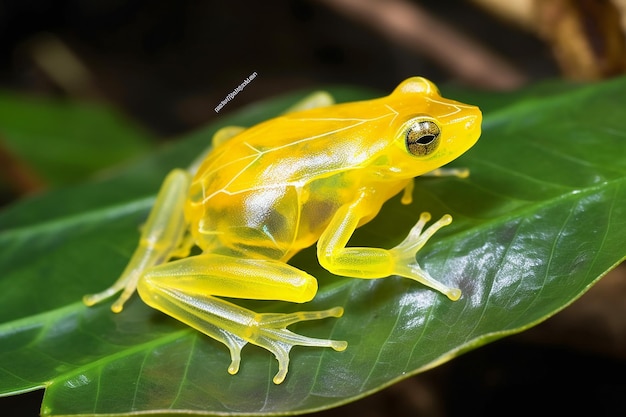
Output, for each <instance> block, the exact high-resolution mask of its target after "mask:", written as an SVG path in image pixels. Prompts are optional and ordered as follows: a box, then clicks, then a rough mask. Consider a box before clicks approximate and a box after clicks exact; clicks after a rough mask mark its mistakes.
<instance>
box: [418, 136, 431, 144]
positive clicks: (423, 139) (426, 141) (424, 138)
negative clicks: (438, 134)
mask: <svg viewBox="0 0 626 417" xmlns="http://www.w3.org/2000/svg"><path fill="white" fill-rule="evenodd" d="M433 140H435V136H434V135H424V136H422V137H421V138H419V139H418V140H416V141H415V142H416V143H419V144H421V145H428V144H429V143H430V142H432V141H433Z"/></svg>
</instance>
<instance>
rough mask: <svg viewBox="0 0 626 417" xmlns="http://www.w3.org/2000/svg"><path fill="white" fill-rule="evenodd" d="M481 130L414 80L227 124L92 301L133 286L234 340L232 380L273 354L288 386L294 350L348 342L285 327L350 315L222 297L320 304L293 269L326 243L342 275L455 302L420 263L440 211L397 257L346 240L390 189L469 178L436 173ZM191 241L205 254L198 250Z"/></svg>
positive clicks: (167, 184) (174, 185) (321, 97)
mask: <svg viewBox="0 0 626 417" xmlns="http://www.w3.org/2000/svg"><path fill="white" fill-rule="evenodd" d="M480 125H481V113H480V110H479V109H478V108H477V107H474V106H469V105H466V104H461V103H458V102H455V101H452V100H447V99H444V98H442V97H441V96H440V95H439V92H438V90H437V88H436V87H435V86H434V85H433V84H432V83H431V82H430V81H428V80H426V79H424V78H420V77H413V78H409V79H407V80H406V81H404V82H402V83H401V84H400V85H399V86H398V87H397V88H396V89H395V90H394V91H393V92H392V93H391V94H390V95H389V96H387V97H382V98H379V99H374V100H368V101H359V102H353V103H344V104H333V102H332V98H331V97H330V96H329V95H327V94H324V93H320V94H315V95H313V96H312V97H310V98H309V99H307V100H304V101H303V102H302V103H299V104H298V105H296V106H295V107H294V108H292V109H291V110H290V111H289V112H287V113H285V114H284V115H282V116H280V117H277V118H274V119H271V120H268V121H265V122H263V123H260V124H258V125H256V126H253V127H251V128H248V129H244V128H239V127H228V128H224V129H222V130H220V131H218V132H217V133H216V135H215V137H214V144H213V148H212V149H211V150H210V151H209V152H207V154H206V155H203V156H202V157H201V158H200V159H199V162H198V163H196V164H194V165H192V167H191V168H190V169H189V170H181V169H176V170H174V171H172V172H171V173H170V174H169V175H168V176H167V178H166V179H165V181H164V183H163V185H162V187H161V190H160V192H159V194H158V196H157V199H156V202H155V204H154V207H153V209H152V211H151V213H150V215H149V217H148V220H147V222H146V224H145V226H144V228H143V232H142V234H141V238H140V241H139V246H138V247H137V249H136V251H135V253H134V255H133V257H132V259H131V260H130V262H129V264H128V266H127V267H126V269H125V270H124V272H123V273H122V275H121V277H120V278H119V279H118V280H117V281H116V282H115V283H114V284H113V285H112V286H111V287H110V288H108V289H106V290H105V291H103V292H101V293H98V294H94V295H89V296H85V298H84V301H85V303H86V304H87V305H93V304H95V303H98V302H100V301H102V300H104V299H105V298H108V297H110V296H112V295H114V294H115V293H117V292H119V291H121V290H123V292H122V295H121V296H120V298H119V299H118V300H117V301H116V302H115V303H114V304H113V306H112V310H113V311H114V312H120V311H121V310H122V307H123V304H124V303H125V302H126V300H128V298H129V297H130V296H131V295H132V294H133V293H134V292H135V289H137V291H138V293H139V296H140V297H141V299H142V300H143V301H144V302H145V303H147V304H148V305H150V306H152V307H154V308H156V309H158V310H161V311H163V312H165V313H166V314H169V315H170V316H172V317H175V318H176V319H178V320H180V321H182V322H184V323H186V324H188V325H190V326H192V327H194V328H195V329H197V330H199V331H201V332H203V333H205V334H207V335H208V336H210V337H212V338H214V339H216V340H219V341H220V342H222V343H224V344H225V345H226V346H228V348H229V350H230V356H231V364H230V366H229V368H228V371H229V373H231V374H235V373H237V371H238V369H239V363H240V353H241V349H242V348H243V346H244V345H246V344H247V343H253V344H255V345H258V346H261V347H263V348H265V349H267V350H269V351H270V352H272V353H273V354H274V355H275V356H276V359H277V360H278V365H279V370H278V373H277V374H276V376H275V377H274V383H276V384H280V383H281V382H282V381H283V380H284V378H285V376H286V374H287V368H288V364H289V351H290V350H291V348H292V347H293V346H296V345H301V346H318V347H331V348H333V349H334V350H336V351H341V350H344V349H345V348H346V347H347V343H346V342H343V341H335V340H325V339H314V338H310V337H306V336H302V335H299V334H295V333H293V332H291V331H289V330H287V329H286V327H287V326H288V325H290V324H293V323H296V322H299V321H303V320H313V319H321V318H325V317H340V316H341V315H342V314H343V309H342V308H341V307H336V308H331V309H328V310H324V311H309V312H297V313H289V314H283V313H264V314H259V313H256V312H254V311H251V310H248V309H245V308H242V307H240V306H238V305H236V304H233V303H231V302H228V301H225V300H223V299H221V298H217V297H230V298H247V299H260V300H283V301H290V302H297V303H302V302H306V301H310V300H311V299H313V297H315V294H316V292H317V281H316V279H315V278H314V277H313V276H311V275H309V274H308V273H306V272H304V271H301V270H299V269H297V268H295V267H293V266H291V265H289V264H287V261H289V259H290V258H291V257H292V256H293V255H294V254H295V253H297V252H298V251H300V250H302V249H304V248H306V247H308V246H311V245H313V244H314V243H315V242H317V257H318V260H319V262H320V264H321V265H322V266H323V267H324V268H326V269H328V270H329V271H330V272H332V273H333V274H336V275H342V276H346V277H354V278H365V279H371V278H383V277H388V276H392V275H399V276H402V277H406V278H410V279H413V280H415V281H418V282H420V283H422V284H424V285H426V286H428V287H431V288H434V289H436V290H437V291H440V292H442V293H443V294H445V295H446V296H447V297H448V298H450V299H451V300H456V299H458V298H459V297H460V296H461V291H460V290H459V289H456V288H449V287H448V286H446V285H444V284H442V283H440V282H438V281H436V280H434V279H433V278H431V277H430V276H429V274H428V273H427V272H426V271H424V270H422V269H421V268H420V266H419V265H418V264H417V262H416V259H415V254H416V252H417V251H418V250H419V249H420V248H421V247H422V246H423V245H424V244H425V243H426V241H427V240H428V239H429V238H430V237H431V236H432V235H433V234H434V233H435V232H436V231H437V230H438V229H440V228H441V227H443V226H445V225H447V224H449V223H450V222H451V221H452V218H451V217H450V216H449V215H445V216H443V217H442V218H441V219H440V220H438V221H437V222H435V223H434V224H432V225H431V226H430V227H429V228H427V229H426V230H425V231H423V228H424V226H425V224H426V223H427V222H428V221H429V220H430V215H429V214H428V213H422V215H421V216H420V218H419V221H418V222H417V224H416V225H415V226H414V227H413V229H412V230H411V231H410V232H409V234H408V236H407V238H406V239H405V240H404V241H403V242H401V243H400V244H399V245H397V246H396V247H394V248H392V249H379V248H369V247H348V246H347V243H348V240H349V239H350V237H351V236H352V234H353V232H354V231H355V229H356V228H357V227H359V226H361V225H363V224H365V223H367V222H368V221H370V220H371V219H372V218H374V217H375V216H376V215H377V214H378V212H379V210H380V208H381V206H382V205H383V203H385V202H386V201H387V200H389V199H390V198H391V197H393V196H394V195H396V194H398V193H399V192H401V191H402V190H404V196H403V199H402V202H403V203H405V204H408V203H410V202H411V191H412V189H413V178H414V177H416V176H419V175H423V174H429V173H430V174H431V175H432V174H433V173H434V174H435V175H442V174H448V175H459V176H462V175H463V174H464V171H459V170H456V171H455V170H445V169H439V167H441V166H442V165H444V164H446V163H448V162H450V161H452V160H453V159H455V158H457V157H458V156H460V155H461V154H463V153H464V152H465V151H467V150H468V149H469V148H470V147H472V145H474V143H475V142H476V141H477V140H478V137H479V136H480ZM194 245H196V246H198V247H199V248H200V249H202V253H201V254H199V255H196V256H189V252H190V249H191V248H192V246H194ZM172 258H182V259H178V260H174V261H170V259H172Z"/></svg>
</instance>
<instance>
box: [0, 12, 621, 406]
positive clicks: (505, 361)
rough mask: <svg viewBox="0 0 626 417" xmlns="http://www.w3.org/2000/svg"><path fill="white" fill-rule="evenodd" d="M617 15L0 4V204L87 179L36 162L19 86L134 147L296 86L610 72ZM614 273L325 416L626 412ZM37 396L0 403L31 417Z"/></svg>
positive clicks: (518, 84) (514, 85)
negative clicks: (115, 126)
mask: <svg viewBox="0 0 626 417" xmlns="http://www.w3.org/2000/svg"><path fill="white" fill-rule="evenodd" d="M624 22H626V1H624V0H510V1H498V0H474V1H470V0H448V1H445V2H444V1H436V0H430V1H426V0H425V1H409V0H406V1H405V0H387V1H383V0H361V1H359V0H281V1H272V2H245V1H241V0H235V1H229V2H211V1H192V0H179V1H176V2H173V1H166V0H151V1H146V0H143V1H142V0H90V1H79V0H0V202H1V203H2V204H8V203H9V202H10V201H13V200H15V199H17V198H21V197H24V196H27V195H29V194H32V193H34V192H39V191H41V190H44V189H46V188H47V187H50V186H62V185H65V184H71V183H72V182H74V181H78V180H80V179H82V178H83V175H82V174H81V175H73V176H68V177H60V178H57V177H54V176H50V177H48V176H46V175H45V169H44V170H42V169H41V168H39V164H40V163H41V159H42V158H45V157H48V158H50V157H51V156H52V155H53V154H54V152H52V150H53V149H54V148H55V147H56V146H57V145H56V142H54V140H53V139H52V138H51V139H50V141H49V143H47V145H49V147H46V146H44V147H40V148H41V149H38V151H39V152H38V153H36V152H34V151H33V150H32V147H31V149H28V146H26V145H24V144H25V143H26V142H25V140H26V139H24V137H22V138H20V137H19V135H18V136H15V135H13V134H11V131H9V130H8V129H4V128H3V127H2V125H3V124H4V125H5V126H6V125H9V124H11V123H12V122H13V120H12V119H11V120H9V119H10V118H11V117H13V116H9V113H8V112H7V106H9V104H7V103H14V102H15V101H12V100H15V98H16V97H19V100H22V99H25V100H44V103H55V104H59V103H60V104H64V103H81V105H94V104H95V105H98V106H105V107H106V108H111V109H114V111H115V113H116V114H118V115H119V117H121V118H122V119H123V120H125V123H129V124H130V125H132V126H133V127H132V129H135V131H140V132H141V137H142V140H141V141H140V142H141V146H139V145H138V146H137V147H136V148H133V151H132V152H129V153H128V155H124V158H127V157H128V158H130V157H132V156H133V152H137V153H140V152H144V151H146V150H149V149H151V148H152V147H155V146H159V144H160V143H162V142H166V141H171V140H176V138H177V137H180V136H182V135H183V134H185V133H187V132H190V131H193V130H195V129H197V128H199V127H201V126H203V125H204V124H206V123H209V122H211V121H213V120H216V119H218V118H220V117H222V116H223V115H224V114H226V113H229V112H233V111H236V110H237V109H238V108H241V107H242V106H245V105H247V104H249V103H253V102H255V101H258V100H260V99H265V98H269V97H271V96H274V95H277V94H281V93H285V92H289V91H293V90H295V89H302V88H312V87H313V88H320V87H322V88H323V86H325V85H331V84H348V85H357V86H364V87H370V88H373V89H376V90H379V91H380V92H381V93H388V92H389V91H391V90H392V89H393V88H394V87H395V86H396V85H397V84H398V83H399V82H400V81H402V80H403V79H405V78H407V77H409V76H412V75H423V76H425V77H427V78H429V79H431V80H433V81H434V82H436V83H437V84H439V85H441V86H443V88H442V89H443V90H444V92H445V86H449V85H455V86H463V87H464V88H468V89H475V90H482V91H485V90H488V91H503V92H506V91H512V90H517V89H522V88H524V87H525V86H528V85H531V84H535V83H537V82H544V81H546V80H554V79H566V80H569V81H572V82H597V81H599V80H602V79H606V78H610V77H614V76H619V75H621V74H623V73H624V72H625V70H626V43H625V36H624V33H625V29H624V28H625V27H626V25H625V23H624ZM253 73H256V77H255V78H254V79H253V80H251V81H250V83H249V84H248V85H247V86H246V87H245V89H243V91H241V92H239V93H238V94H237V96H236V97H235V98H233V99H232V100H231V101H229V102H228V103H227V104H225V105H224V107H223V108H222V109H220V111H219V112H216V111H215V108H216V107H217V106H218V105H219V104H220V102H221V101H222V100H224V99H225V98H226V96H227V95H228V94H229V93H230V92H231V91H233V90H234V89H235V88H236V87H237V86H238V85H239V84H241V83H242V81H243V80H244V79H246V78H247V77H249V76H250V75H251V74H253ZM625 103H626V99H625ZM11 105H13V104H11ZM3 109H4V110H3ZM3 112H4V113H5V115H4V116H3V115H2V113H3ZM3 117H6V119H3ZM116 117H117V116H116ZM74 146H79V145H74ZM80 146H83V145H80ZM84 146H88V147H90V148H92V149H93V148H96V149H100V150H99V151H98V152H100V153H103V152H104V151H103V149H104V148H105V147H106V144H103V143H101V142H89V141H87V143H86V145H84ZM34 154H36V155H34ZM33 155H34V156H33ZM120 162H123V158H122V157H120V158H118V157H117V156H111V159H110V160H109V159H107V160H106V161H104V160H103V162H102V165H103V166H106V165H107V164H111V163H120ZM45 163H50V162H49V161H48V162H45ZM58 164H61V162H58ZM51 166H52V167H53V168H49V169H51V170H52V171H54V169H55V168H54V166H55V165H54V164H52V165H51ZM90 169H94V168H93V167H91V168H90ZM42 172H43V173H42ZM76 172H79V171H76ZM80 172H83V171H80ZM624 281H625V278H624V273H623V271H622V270H620V269H618V271H617V272H615V273H613V274H611V275H610V276H609V277H607V278H605V279H603V280H602V285H598V286H596V287H594V288H593V289H592V290H591V291H590V293H589V294H587V295H585V297H583V299H581V300H580V301H578V302H577V303H575V305H574V306H573V307H572V308H569V309H567V310H566V311H565V312H563V313H562V314H559V315H557V316H555V317H554V318H553V319H551V320H548V321H547V322H546V323H544V324H542V325H540V326H538V327H537V328H535V329H533V330H531V331H529V332H525V333H523V334H521V335H519V336H514V337H511V338H507V339H505V340H502V341H500V342H496V343H494V344H491V345H489V346H487V347H485V348H481V349H479V350H477V351H474V352H471V353H469V354H466V355H464V356H463V357H461V358H458V359H456V360H454V361H453V362H451V363H448V364H445V365H444V366H441V367H439V368H437V369H435V370H432V371H429V372H427V373H424V374H422V375H419V376H417V377H414V378H410V379H408V380H406V381H404V382H402V383H399V384H396V385H395V386H393V387H391V388H389V389H387V390H384V391H382V392H380V393H378V394H376V395H374V396H371V397H368V398H366V399H364V400H361V401H359V402H357V403H354V404H350V405H347V406H344V407H341V408H339V409H336V410H329V411H327V412H323V413H319V415H320V416H335V415H342V414H345V413H359V415H362V416H409V415H411V416H412V415H420V416H457V415H464V416H468V415H470V416H471V415H481V416H491V415H493V416H495V415H503V410H506V411H507V412H506V413H504V414H506V415H582V414H593V415H626V406H625V405H624V404H625V403H626V401H624V395H625V394H626V383H625V382H624V375H626V360H625V359H626V323H625V322H624V320H625V319H624V318H625V317H626V289H625V286H624ZM616 312H622V313H623V314H616ZM616 317H617V318H616ZM620 317H621V319H620ZM41 396H42V392H35V393H30V394H25V395H21V396H16V397H8V398H2V399H0V407H2V409H12V410H15V412H13V414H11V415H24V416H30V415H32V416H34V415H37V414H38V409H39V404H40V402H41Z"/></svg>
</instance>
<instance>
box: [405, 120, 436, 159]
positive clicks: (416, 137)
mask: <svg viewBox="0 0 626 417" xmlns="http://www.w3.org/2000/svg"><path fill="white" fill-rule="evenodd" d="M440 133H441V130H440V129H439V126H437V123H435V122H433V121H432V120H420V121H418V122H416V123H413V124H412V125H411V126H410V127H409V129H408V130H407V131H406V147H407V149H408V150H409V152H410V153H411V154H412V155H415V156H426V155H430V154H431V153H432V152H433V151H434V150H435V149H437V146H439V137H440Z"/></svg>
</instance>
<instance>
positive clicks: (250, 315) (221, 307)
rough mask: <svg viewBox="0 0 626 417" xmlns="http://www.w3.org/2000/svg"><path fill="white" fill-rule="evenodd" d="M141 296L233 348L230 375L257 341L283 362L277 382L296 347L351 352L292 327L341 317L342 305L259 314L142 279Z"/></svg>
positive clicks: (339, 345) (345, 345)
mask: <svg viewBox="0 0 626 417" xmlns="http://www.w3.org/2000/svg"><path fill="white" fill-rule="evenodd" d="M138 289H139V294H140V295H141V298H142V299H143V300H144V301H145V302H146V303H147V304H148V305H150V306H152V307H154V308H156V309H158V310H161V311H163V312H165V313H167V314H169V315H170V316H172V317H174V318H176V319H178V320H180V321H182V322H183V323H186V324H188V325H189V326H191V327H193V328H195V329H197V330H199V331H201V332H202V333H204V334H206V335H207V336H210V337H212V338H214V339H216V340H218V341H220V342H222V343H224V344H225V345H226V346H227V347H228V349H229V350H230V358H231V363H230V365H229V367H228V372H229V373H230V374H233V375H234V374H236V373H237V372H238V371H239V364H240V362H241V349H242V348H243V347H244V346H245V345H246V344H247V343H252V344H254V345H257V346H260V347H262V348H264V349H267V350H268V351H270V352H271V353H273V354H274V356H275V357H276V360H277V361H278V373H277V374H276V376H274V383H275V384H280V383H281V382H283V380H284V379H285V376H286V375H287V370H288V367H289V352H290V351H291V348H293V347H294V346H312V347H330V348H332V349H334V350H336V351H342V350H344V349H346V347H347V346H348V344H347V343H346V342H343V341H336V340H328V339H317V338H312V337H307V336H303V335H300V334H297V333H294V332H292V331H290V330H288V329H287V326H289V325H291V324H294V323H297V322H301V321H306V320H318V319H323V318H326V317H341V315H342V314H343V309H342V308H340V307H335V308H331V309H328V310H322V311H308V312H296V313H260V314H259V313H255V312H254V311H251V310H248V309H245V308H243V307H240V306H238V305H236V304H233V303H230V302H228V301H225V300H222V299H220V298H216V297H212V296H209V295H202V294H192V295H190V294H189V293H188V292H186V291H184V290H180V289H179V288H177V287H175V286H169V285H167V282H166V281H165V282H159V280H158V279H156V280H155V279H151V278H150V277H149V278H148V279H146V280H140V282H139V287H138Z"/></svg>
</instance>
